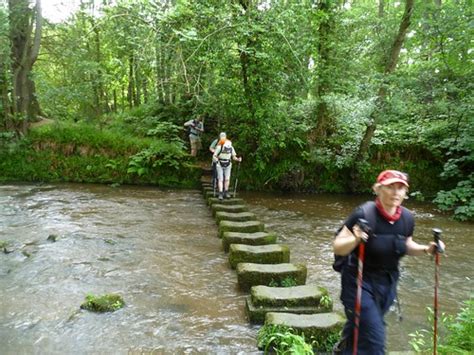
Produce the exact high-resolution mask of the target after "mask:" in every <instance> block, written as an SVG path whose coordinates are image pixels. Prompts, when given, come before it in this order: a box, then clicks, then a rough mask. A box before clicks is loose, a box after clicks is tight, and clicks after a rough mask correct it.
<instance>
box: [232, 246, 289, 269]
mask: <svg viewBox="0 0 474 355" xmlns="http://www.w3.org/2000/svg"><path fill="white" fill-rule="evenodd" d="M289 262H290V248H288V246H286V245H281V244H269V245H245V244H231V245H230V250H229V263H230V266H231V268H232V269H235V268H236V267H237V264H238V263H256V264H281V263H289Z"/></svg>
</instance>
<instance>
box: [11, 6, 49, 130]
mask: <svg viewBox="0 0 474 355" xmlns="http://www.w3.org/2000/svg"><path fill="white" fill-rule="evenodd" d="M28 5H29V2H28V0H9V1H8V8H9V19H10V24H11V25H10V40H11V43H12V47H11V58H12V74H13V77H12V101H13V102H12V111H13V112H12V113H13V117H14V120H18V119H19V120H20V121H19V122H20V124H18V125H15V128H16V129H17V130H18V131H19V132H20V133H22V134H24V133H26V131H27V129H28V122H29V121H31V120H34V119H35V118H36V117H37V116H38V114H39V112H40V109H39V103H38V101H37V99H36V93H35V85H34V82H33V81H32V79H31V70H32V68H33V64H34V63H35V62H36V59H37V58H38V53H39V48H40V42H41V32H42V22H43V21H42V20H43V19H42V16H41V1H40V0H37V1H36V6H35V8H34V9H30V8H29V6H28Z"/></svg>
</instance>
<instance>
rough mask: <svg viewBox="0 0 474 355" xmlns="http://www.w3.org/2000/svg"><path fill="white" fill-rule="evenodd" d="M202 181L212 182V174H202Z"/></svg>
mask: <svg viewBox="0 0 474 355" xmlns="http://www.w3.org/2000/svg"><path fill="white" fill-rule="evenodd" d="M201 183H208V184H210V183H212V176H210V175H209V176H207V175H206V176H201Z"/></svg>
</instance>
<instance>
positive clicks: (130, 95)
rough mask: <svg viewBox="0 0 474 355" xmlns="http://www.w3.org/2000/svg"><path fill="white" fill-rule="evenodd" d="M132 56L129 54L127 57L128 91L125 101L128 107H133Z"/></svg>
mask: <svg viewBox="0 0 474 355" xmlns="http://www.w3.org/2000/svg"><path fill="white" fill-rule="evenodd" d="M133 77H134V75H133V54H130V55H129V57H128V91H127V100H128V107H129V108H132V107H133V98H134V96H135V92H134V88H133V84H134V79H133Z"/></svg>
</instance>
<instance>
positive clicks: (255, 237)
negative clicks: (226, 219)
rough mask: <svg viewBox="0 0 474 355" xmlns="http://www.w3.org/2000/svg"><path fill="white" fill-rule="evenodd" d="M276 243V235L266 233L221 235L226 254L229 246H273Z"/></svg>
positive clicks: (227, 233) (230, 233)
mask: <svg viewBox="0 0 474 355" xmlns="http://www.w3.org/2000/svg"><path fill="white" fill-rule="evenodd" d="M276 241H277V236H276V234H273V233H268V232H256V233H239V232H224V233H223V234H222V247H223V248H224V251H225V252H226V253H227V252H228V251H229V247H230V245H231V244H247V245H267V244H275V243H276Z"/></svg>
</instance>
